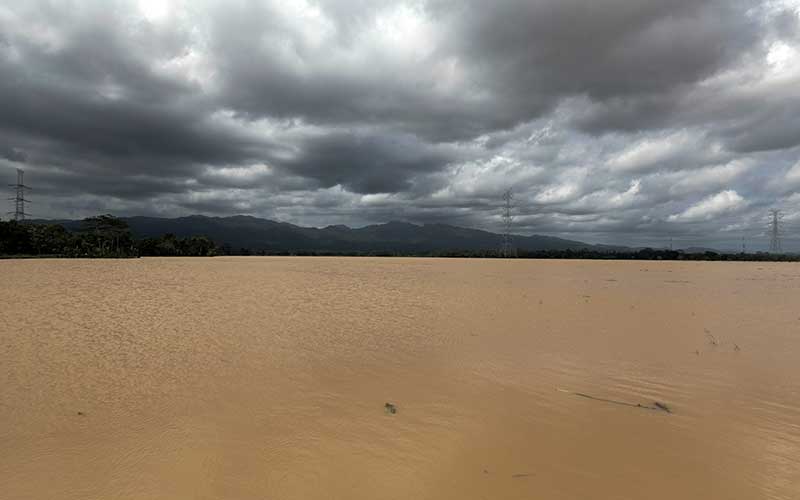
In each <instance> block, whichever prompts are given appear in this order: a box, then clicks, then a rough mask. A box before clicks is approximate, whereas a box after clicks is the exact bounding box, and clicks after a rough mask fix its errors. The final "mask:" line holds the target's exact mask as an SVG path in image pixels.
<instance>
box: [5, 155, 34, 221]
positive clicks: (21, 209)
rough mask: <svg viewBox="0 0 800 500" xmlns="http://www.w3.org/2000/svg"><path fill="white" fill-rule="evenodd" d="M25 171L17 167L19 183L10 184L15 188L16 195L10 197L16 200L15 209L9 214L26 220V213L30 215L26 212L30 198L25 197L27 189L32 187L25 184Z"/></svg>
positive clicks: (16, 218)
mask: <svg viewBox="0 0 800 500" xmlns="http://www.w3.org/2000/svg"><path fill="white" fill-rule="evenodd" d="M24 177H25V172H24V171H22V169H19V168H18V169H17V183H16V184H9V186H11V187H12V188H14V196H13V197H11V198H9V200H11V201H13V202H14V211H13V212H8V214H9V215H13V216H14V220H16V221H22V220H25V216H26V215H30V214H28V213H26V212H25V203H28V200H26V199H25V190H26V189H30V188H29V187H28V186H26V185H25V180H24Z"/></svg>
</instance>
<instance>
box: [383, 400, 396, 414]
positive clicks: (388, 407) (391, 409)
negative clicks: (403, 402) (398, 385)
mask: <svg viewBox="0 0 800 500" xmlns="http://www.w3.org/2000/svg"><path fill="white" fill-rule="evenodd" d="M383 409H384V410H386V413H388V414H390V415H394V414H395V413H397V406H395V405H394V404H392V403H386V404H385V405H383Z"/></svg>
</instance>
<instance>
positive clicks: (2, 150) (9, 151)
mask: <svg viewBox="0 0 800 500" xmlns="http://www.w3.org/2000/svg"><path fill="white" fill-rule="evenodd" d="M0 158H5V159H6V160H8V161H13V162H17V163H25V161H27V159H28V157H27V155H26V154H25V152H23V151H20V150H19V149H16V148H12V147H10V146H4V145H2V144H0Z"/></svg>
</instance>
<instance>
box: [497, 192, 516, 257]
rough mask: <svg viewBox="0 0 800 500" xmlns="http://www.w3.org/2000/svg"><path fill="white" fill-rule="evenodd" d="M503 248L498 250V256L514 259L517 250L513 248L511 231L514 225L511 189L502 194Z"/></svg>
mask: <svg viewBox="0 0 800 500" xmlns="http://www.w3.org/2000/svg"><path fill="white" fill-rule="evenodd" d="M503 201H504V202H505V203H504V205H503V246H502V247H501V248H500V255H502V256H503V257H506V258H508V257H516V256H517V249H516V248H514V238H513V236H511V230H512V228H513V225H514V215H513V214H512V213H511V211H512V209H513V208H514V193H513V192H512V191H511V189H508V190H506V192H505V193H503Z"/></svg>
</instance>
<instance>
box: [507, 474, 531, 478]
mask: <svg viewBox="0 0 800 500" xmlns="http://www.w3.org/2000/svg"><path fill="white" fill-rule="evenodd" d="M532 475H533V474H530V473H526V474H511V477H512V478H515V479H516V478H519V477H530V476H532Z"/></svg>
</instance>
